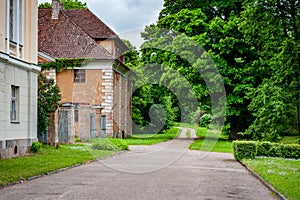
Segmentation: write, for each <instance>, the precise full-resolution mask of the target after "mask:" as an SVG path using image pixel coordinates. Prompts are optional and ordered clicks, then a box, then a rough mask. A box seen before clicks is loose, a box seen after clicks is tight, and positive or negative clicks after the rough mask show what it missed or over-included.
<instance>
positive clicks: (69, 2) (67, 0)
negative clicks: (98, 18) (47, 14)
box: [39, 0, 87, 10]
mask: <svg viewBox="0 0 300 200" xmlns="http://www.w3.org/2000/svg"><path fill="white" fill-rule="evenodd" d="M61 2H62V3H63V4H64V6H65V9H66V10H74V9H82V8H87V6H86V3H82V2H81V1H79V0H61ZM39 7H40V8H51V7H52V4H51V3H49V2H45V3H42V4H40V5H39Z"/></svg>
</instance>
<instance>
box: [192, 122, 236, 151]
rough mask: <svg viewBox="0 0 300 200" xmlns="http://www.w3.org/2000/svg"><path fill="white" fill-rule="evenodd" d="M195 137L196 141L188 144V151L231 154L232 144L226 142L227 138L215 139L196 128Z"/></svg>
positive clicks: (211, 134)
mask: <svg viewBox="0 0 300 200" xmlns="http://www.w3.org/2000/svg"><path fill="white" fill-rule="evenodd" d="M196 135H197V136H198V139H197V140H195V141H194V142H193V143H191V144H190V146H189V149H191V150H201V151H212V152H223V153H233V145H232V142H231V141H229V140H228V137H227V136H223V135H221V136H220V137H217V136H215V135H214V133H212V132H208V130H207V129H206V128H202V127H198V128H197V132H196Z"/></svg>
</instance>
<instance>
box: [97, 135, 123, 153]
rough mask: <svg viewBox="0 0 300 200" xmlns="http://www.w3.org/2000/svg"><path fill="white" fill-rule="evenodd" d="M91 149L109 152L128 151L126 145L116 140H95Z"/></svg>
mask: <svg viewBox="0 0 300 200" xmlns="http://www.w3.org/2000/svg"><path fill="white" fill-rule="evenodd" d="M92 149H93V150H109V151H119V150H128V144H127V143H126V142H125V141H124V140H122V139H117V138H106V139H97V140H94V142H93V144H92Z"/></svg>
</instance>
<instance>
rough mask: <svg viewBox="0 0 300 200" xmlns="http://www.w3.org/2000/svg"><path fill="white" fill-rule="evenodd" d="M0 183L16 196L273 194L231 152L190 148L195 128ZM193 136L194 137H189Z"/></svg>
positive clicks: (208, 199) (207, 199)
mask: <svg viewBox="0 0 300 200" xmlns="http://www.w3.org/2000/svg"><path fill="white" fill-rule="evenodd" d="M187 130H188V129H186V128H183V129H182V132H181V135H180V137H179V138H177V139H175V140H172V141H168V142H165V143H160V144H156V145H151V146H130V151H127V152H123V153H120V154H117V155H115V156H112V157H109V158H106V159H102V160H99V161H96V162H92V163H90V164H85V165H82V166H79V167H75V168H72V169H69V170H66V171H63V172H60V173H57V174H53V175H49V176H43V177H41V178H38V179H34V180H31V181H26V182H24V183H22V184H17V185H14V186H10V187H5V188H3V189H0V199H1V200H6V199H7V200H14V199H25V200H27V199H34V200H38V199H41V200H44V199H51V200H52V199H66V200H74V199H103V200H110V199H111V200H115V199H122V200H128V199H137V200H143V199H155V200H160V199H163V200H164V199H167V200H168V199H170V200H175V199H184V200H185V199H191V200H195V199H203V200H215V199H216V200H219V199H224V200H226V199H253V200H258V199H263V200H268V199H274V197H273V196H272V195H271V194H270V193H271V192H270V191H269V190H268V189H267V188H266V187H265V186H264V185H263V184H261V183H260V181H258V180H257V179H256V178H254V177H253V176H251V175H250V173H249V172H248V171H247V170H246V169H245V168H244V167H243V166H241V165H240V164H239V163H238V162H236V161H235V160H234V158H233V155H232V154H229V153H205V152H199V151H190V150H188V149H187V147H188V145H189V143H191V142H192V140H193V139H194V138H195V137H196V135H195V131H194V130H192V129H191V130H190V131H191V134H186V132H187ZM188 136H189V137H188Z"/></svg>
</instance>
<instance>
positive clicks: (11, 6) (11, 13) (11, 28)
mask: <svg viewBox="0 0 300 200" xmlns="http://www.w3.org/2000/svg"><path fill="white" fill-rule="evenodd" d="M14 14H15V13H14V0H10V1H9V38H10V39H11V40H12V39H13V38H14Z"/></svg>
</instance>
